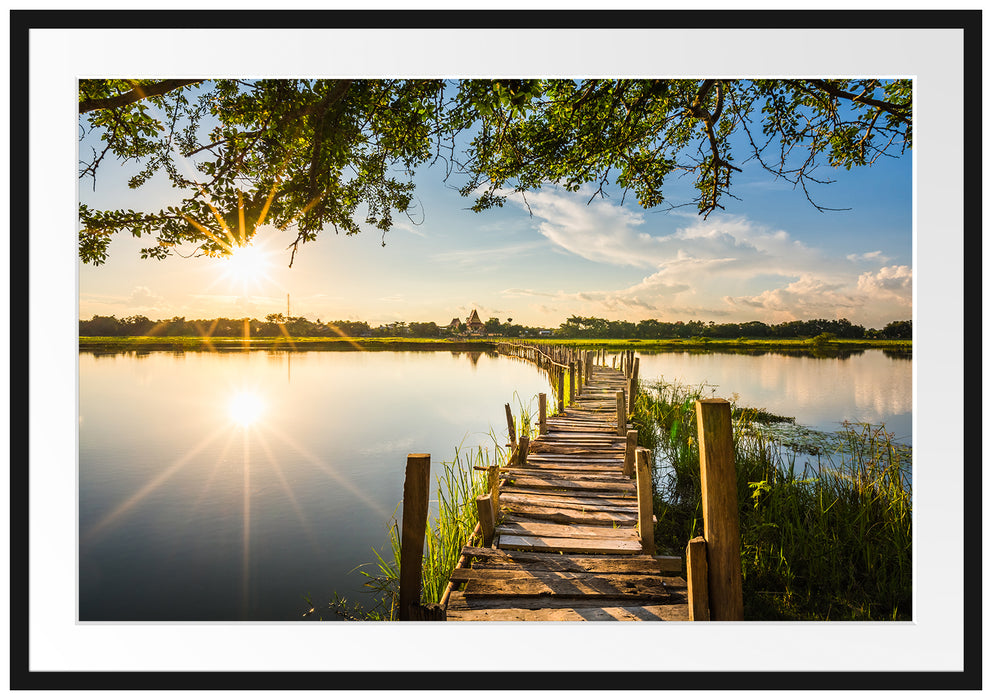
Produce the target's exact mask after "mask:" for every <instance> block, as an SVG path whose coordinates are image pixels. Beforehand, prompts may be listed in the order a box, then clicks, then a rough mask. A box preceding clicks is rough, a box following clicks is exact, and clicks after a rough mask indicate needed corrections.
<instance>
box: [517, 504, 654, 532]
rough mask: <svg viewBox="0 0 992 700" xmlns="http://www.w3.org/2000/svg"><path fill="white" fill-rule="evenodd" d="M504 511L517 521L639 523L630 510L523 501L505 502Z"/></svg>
mask: <svg viewBox="0 0 992 700" xmlns="http://www.w3.org/2000/svg"><path fill="white" fill-rule="evenodd" d="M503 512H504V513H505V514H506V516H507V517H512V518H513V519H514V520H515V521H516V520H519V519H520V518H526V519H530V520H544V521H547V522H555V523H566V524H570V525H605V526H613V525H616V526H617V527H631V528H632V527H634V525H636V524H637V514H636V513H631V512H630V511H627V512H624V511H616V510H613V511H604V510H589V511H583V510H577V509H574V508H562V507H557V508H555V507H550V506H535V505H529V504H522V503H514V504H512V505H511V504H504V506H503Z"/></svg>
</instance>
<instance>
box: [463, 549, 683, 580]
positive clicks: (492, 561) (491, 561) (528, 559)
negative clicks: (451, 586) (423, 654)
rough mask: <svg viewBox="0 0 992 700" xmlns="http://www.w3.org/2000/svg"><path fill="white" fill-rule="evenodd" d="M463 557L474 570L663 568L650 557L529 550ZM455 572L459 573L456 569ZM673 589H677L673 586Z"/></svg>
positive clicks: (636, 570)
mask: <svg viewBox="0 0 992 700" xmlns="http://www.w3.org/2000/svg"><path fill="white" fill-rule="evenodd" d="M462 554H463V555H464V556H465V557H467V558H471V560H472V566H473V567H484V568H486V569H517V570H520V569H522V570H526V571H584V572H588V573H596V572H599V573H614V574H623V573H627V574H645V575H648V574H650V575H655V576H657V575H661V573H662V567H661V566H660V565H659V564H660V563H659V562H658V560H657V558H656V557H651V556H648V555H646V554H625V555H623V556H614V555H608V554H598V555H597V554H588V555H581V554H558V553H557V552H528V551H525V550H503V549H490V548H486V547H463V548H462ZM455 571H459V569H456V570H455ZM673 586H674V587H677V586H675V584H674V582H673Z"/></svg>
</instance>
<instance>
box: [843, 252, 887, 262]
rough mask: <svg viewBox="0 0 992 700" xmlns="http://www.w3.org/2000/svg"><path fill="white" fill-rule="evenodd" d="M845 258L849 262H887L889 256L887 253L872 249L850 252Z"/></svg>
mask: <svg viewBox="0 0 992 700" xmlns="http://www.w3.org/2000/svg"><path fill="white" fill-rule="evenodd" d="M847 259H848V260H850V261H851V262H872V263H876V264H878V263H882V264H884V263H887V262H888V261H889V260H891V259H892V258H890V257H889V256H887V255H882V251H880V250H873V251H871V252H870V253H851V254H850V255H848V256H847Z"/></svg>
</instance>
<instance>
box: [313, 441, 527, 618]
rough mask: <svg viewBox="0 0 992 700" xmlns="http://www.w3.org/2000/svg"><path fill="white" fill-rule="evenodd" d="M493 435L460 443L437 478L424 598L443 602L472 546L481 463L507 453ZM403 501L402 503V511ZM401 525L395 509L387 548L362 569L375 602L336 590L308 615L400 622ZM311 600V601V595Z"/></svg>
mask: <svg viewBox="0 0 992 700" xmlns="http://www.w3.org/2000/svg"><path fill="white" fill-rule="evenodd" d="M490 435H491V436H492V438H493V444H494V449H493V451H492V452H490V451H489V450H488V449H485V448H483V447H478V448H475V449H473V450H469V451H467V452H465V451H462V448H461V447H458V448H456V449H455V457H454V459H453V460H451V461H450V462H443V463H442V470H441V473H440V474H438V475H437V477H436V492H435V495H436V499H435V500H434V501H433V502H432V510H435V511H436V514H435V515H434V517H432V518H431V519H430V521H429V522H428V528H427V532H426V536H425V543H424V560H423V570H422V574H421V586H422V592H421V602H423V603H439V602H440V601H441V597H442V596H443V595H444V591H445V589H446V588H447V586H448V581H449V579H450V578H451V572H452V570H454V568H455V566H457V564H458V559H459V557H460V555H461V551H462V547H464V546H465V545H466V544H468V542H469V540H470V538H471V535H472V533H473V531H474V530H475V526H476V524H477V523H478V522H479V513H478V510H477V508H476V504H475V498H476V496H480V495H483V494H485V493H488V492H489V485H488V481H487V476H486V474H487V473H486V471H482V470H478V469H476V467H488V466H491V465H493V464H496V463H502V462H503V461H504V460H505V459H506V457H507V455H506V452H505V450H504V449H503V448H502V447H501V446H500V444H499V440H498V439H497V438H496V437H495V435H493V434H492V433H490ZM401 506H402V503H401V504H399V505H397V507H396V508H397V511H398V510H399V509H400V507H401ZM400 532H401V531H400V523H399V521H398V520H397V518H396V515H395V513H394V515H393V521H392V524H391V526H390V528H389V546H388V551H385V552H379V551H377V550H375V549H373V554H374V556H375V562H374V563H373V564H372V566H373V567H374V568H373V569H372V570H371V571H366V570H364V569H360V570H359V571H358V573H359V574H360V575H362V576H364V577H365V578H366V582H365V586H367V587H368V588H370V589H371V590H372V599H373V603H372V605H371V606H362V605H360V604H358V603H355V602H350V601H348V600H347V599H345V598H342V597H341V596H339V595H338V594H337V593H335V594H334V595H333V597H332V600H331V602H330V603H329V604H328V605H327V606H325V607H324V608H323V609H322V610H317V609H316V607H315V606H313V605H312V604H310V605H308V607H309V608H310V614H309V615H308V616H313V617H317V618H318V619H323V615H324V614H328V615H329V617H331V618H332V619H347V620H379V621H384V620H396V619H398V618H397V614H396V608H397V605H398V602H399V581H400V564H399V562H400V546H401V536H400ZM307 600H308V603H309V599H307Z"/></svg>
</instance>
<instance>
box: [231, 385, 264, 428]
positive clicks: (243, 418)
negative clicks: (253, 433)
mask: <svg viewBox="0 0 992 700" xmlns="http://www.w3.org/2000/svg"><path fill="white" fill-rule="evenodd" d="M265 409H266V404H265V401H264V400H263V399H262V397H261V396H259V394H258V393H257V392H254V391H249V390H245V391H239V392H237V393H235V394H233V395H232V396H231V398H230V399H228V402H227V415H228V417H229V418H230V419H231V420H232V421H233V422H234V423H236V424H238V425H240V426H241V427H242V428H248V427H251V426H252V425H254V424H255V423H257V422H258V421H259V420H260V419H261V417H262V416H263V415H265Z"/></svg>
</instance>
